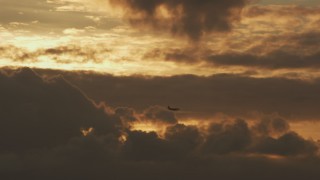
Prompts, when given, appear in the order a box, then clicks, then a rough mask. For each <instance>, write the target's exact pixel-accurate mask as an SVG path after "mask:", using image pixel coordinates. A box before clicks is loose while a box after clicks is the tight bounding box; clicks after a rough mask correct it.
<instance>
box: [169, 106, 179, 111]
mask: <svg viewBox="0 0 320 180" xmlns="http://www.w3.org/2000/svg"><path fill="white" fill-rule="evenodd" d="M168 110H170V111H180V109H179V108H172V107H170V106H168Z"/></svg>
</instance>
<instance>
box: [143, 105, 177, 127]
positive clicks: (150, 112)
mask: <svg viewBox="0 0 320 180" xmlns="http://www.w3.org/2000/svg"><path fill="white" fill-rule="evenodd" d="M143 116H144V117H143V118H144V119H145V120H147V121H153V122H162V123H169V124H175V123H177V122H178V121H177V119H176V117H175V115H174V113H173V112H172V111H169V110H167V109H166V108H164V107H160V106H152V107H149V108H148V109H146V110H145V111H144V113H143Z"/></svg>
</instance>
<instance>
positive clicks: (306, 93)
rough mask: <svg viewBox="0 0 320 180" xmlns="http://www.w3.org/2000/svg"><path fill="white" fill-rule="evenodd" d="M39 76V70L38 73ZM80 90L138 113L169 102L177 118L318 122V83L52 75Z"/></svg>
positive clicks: (228, 76) (220, 77)
mask: <svg viewBox="0 0 320 180" xmlns="http://www.w3.org/2000/svg"><path fill="white" fill-rule="evenodd" d="M38 72H39V73H40V72H41V71H38ZM41 73H44V74H50V73H52V74H60V73H62V74H64V77H65V78H66V79H68V80H69V81H71V82H72V83H74V84H75V85H77V86H78V87H80V88H81V89H82V90H83V91H84V92H86V93H87V94H88V96H89V97H91V98H93V99H94V100H96V101H105V102H107V103H108V104H109V105H112V106H114V107H118V106H119V107H123V106H125V107H132V108H135V109H136V110H138V111H143V110H144V109H146V108H148V107H150V106H153V105H160V106H162V107H167V106H168V105H171V104H174V105H175V106H177V107H180V108H181V109H182V110H183V111H182V112H179V113H178V114H179V116H186V117H190V116H192V117H211V116H212V115H214V114H216V113H225V114H229V115H234V116H236V117H241V116H245V115H248V114H250V113H252V112H258V113H264V114H272V113H278V114H280V115H281V116H284V117H287V118H289V120H308V119H309V120H310V119H317V118H319V113H318V108H317V107H318V106H320V104H319V102H320V95H319V93H318V92H319V91H320V80H319V79H314V80H313V81H303V80H297V79H286V78H278V77H273V78H252V77H245V76H241V75H232V74H220V75H213V76H210V77H199V76H193V75H179V76H172V77H139V76H131V77H121V76H118V77H115V76H112V75H99V74H94V73H86V74H84V73H80V72H79V73H76V72H62V71H60V72H55V71H49V70H44V71H42V72H41Z"/></svg>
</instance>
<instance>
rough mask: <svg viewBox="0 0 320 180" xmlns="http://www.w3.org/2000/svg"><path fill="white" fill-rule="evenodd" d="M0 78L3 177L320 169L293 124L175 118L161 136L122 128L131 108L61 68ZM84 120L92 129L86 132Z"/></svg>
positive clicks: (224, 175) (225, 174)
mask: <svg viewBox="0 0 320 180" xmlns="http://www.w3.org/2000/svg"><path fill="white" fill-rule="evenodd" d="M0 83H1V84H2V85H3V88H1V89H0V97H1V99H2V101H1V102H0V107H1V108H0V123H1V126H0V132H1V134H2V136H0V142H1V144H2V146H1V147H0V175H1V177H3V178H5V179H21V178H26V179H35V180H38V179H47V180H56V179H128V178H131V179H142V180H143V179H150V178H152V177H157V178H159V179H169V180H171V179H172V180H173V179H179V178H183V179H187V180H188V179H196V178H200V179H211V178H212V177H216V178H219V179H235V178H236V177H242V178H245V179H249V180H251V179H252V180H253V179H263V180H264V179H270V178H273V179H279V180H280V179H287V178H290V179H297V178H296V177H299V178H300V177H301V176H303V177H308V179H316V178H318V177H319V171H318V170H319V167H320V159H319V156H318V155H317V154H316V153H317V152H318V145H317V143H316V142H314V141H312V140H306V139H303V138H302V137H300V136H299V135H298V134H297V133H295V132H291V131H290V129H288V130H283V131H284V132H285V131H286V132H285V133H284V135H281V136H280V137H271V136H270V135H267V134H266V135H264V136H261V135H260V134H259V133H257V131H256V128H255V127H256V126H249V125H248V123H247V121H245V120H235V121H230V122H220V123H215V124H212V125H211V126H210V128H209V129H208V130H203V129H200V128H199V127H196V126H188V125H183V124H179V123H177V124H171V125H168V127H167V129H166V132H165V135H164V137H160V136H159V135H158V134H157V133H156V132H143V131H134V130H130V129H128V128H127V127H124V128H123V127H122V126H123V124H122V123H121V118H128V117H131V116H133V115H134V114H135V113H134V110H133V109H130V108H116V109H114V111H108V109H111V108H110V107H108V106H107V105H100V106H97V104H96V103H94V102H92V100H90V99H89V98H88V97H87V96H86V95H85V94H84V93H83V92H82V91H81V90H80V89H79V88H77V87H76V86H74V85H73V84H71V83H70V82H68V81H67V80H65V79H64V78H63V77H61V76H60V77H56V78H46V79H43V78H41V77H40V76H39V75H38V74H37V73H35V72H34V71H33V70H30V69H21V70H18V71H9V70H5V69H3V70H2V71H1V73H0ZM161 117H162V118H169V119H170V116H169V117H167V116H166V117H163V116H161ZM278 121H279V120H273V121H272V124H274V126H272V127H273V128H275V127H276V129H281V130H279V131H281V132H282V129H283V128H281V127H283V125H282V124H285V122H283V121H285V120H281V123H279V122H278ZM279 124H280V125H279ZM84 127H86V128H88V127H93V128H94V131H93V132H92V133H90V134H88V135H87V136H83V135H82V134H81V132H80V129H81V128H84ZM120 135H125V136H126V140H125V141H120V140H119V139H118V138H119V136H120ZM209 147H210V148H209ZM268 155H277V156H279V158H280V160H277V159H276V160H274V159H271V158H268ZM280 172H281V173H280ZM279 174H280V175H279ZM276 175H278V176H276Z"/></svg>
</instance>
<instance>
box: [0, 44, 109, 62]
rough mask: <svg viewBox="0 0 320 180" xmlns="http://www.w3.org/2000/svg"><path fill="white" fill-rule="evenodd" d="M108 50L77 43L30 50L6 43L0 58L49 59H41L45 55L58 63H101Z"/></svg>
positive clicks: (2, 47) (0, 47) (0, 48)
mask: <svg viewBox="0 0 320 180" xmlns="http://www.w3.org/2000/svg"><path fill="white" fill-rule="evenodd" d="M110 51H111V50H110V49H107V48H105V47H103V48H101V47H89V46H78V45H65V46H55V47H50V48H39V49H37V50H35V51H30V50H27V49H25V48H21V47H17V46H13V45H6V46H0V53H1V54H0V58H4V59H9V60H12V61H14V62H42V61H49V60H48V59H45V60H43V59H41V58H43V57H46V58H49V59H50V60H53V61H55V62H56V63H60V64H71V63H78V64H82V63H88V62H94V63H102V62H103V61H104V60H105V59H104V58H102V57H105V56H108V54H109V53H110Z"/></svg>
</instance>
